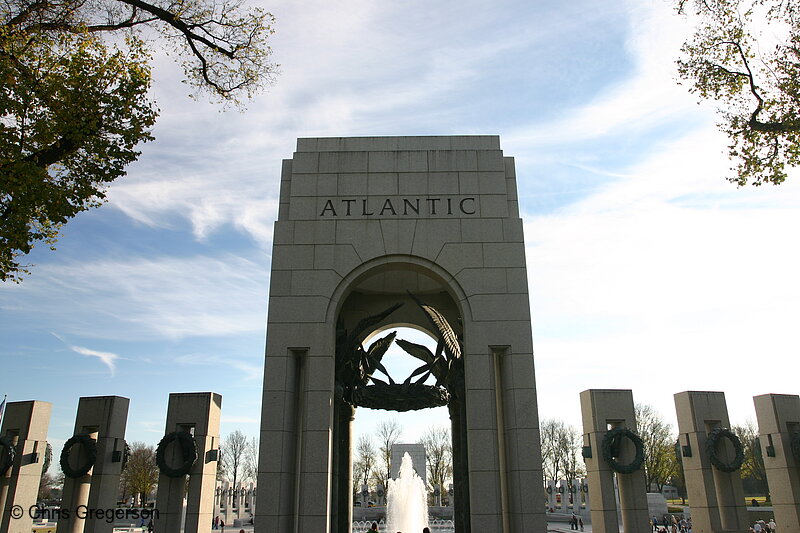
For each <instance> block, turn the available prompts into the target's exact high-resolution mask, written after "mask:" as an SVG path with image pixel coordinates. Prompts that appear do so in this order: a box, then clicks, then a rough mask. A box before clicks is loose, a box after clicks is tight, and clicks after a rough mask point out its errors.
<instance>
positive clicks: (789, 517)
mask: <svg viewBox="0 0 800 533" xmlns="http://www.w3.org/2000/svg"><path fill="white" fill-rule="evenodd" d="M753 403H755V407H756V418H757V419H758V430H759V435H760V438H759V441H760V443H761V452H762V457H763V458H764V467H765V468H766V471H767V482H768V483H769V492H770V497H771V498H772V509H773V511H774V513H775V522H777V524H778V526H779V527H780V528H781V530H782V531H800V436H798V434H800V396H797V395H796V394H793V395H789V394H764V395H761V396H755V397H754V398H753ZM793 439H794V441H795V443H796V444H795V447H794V448H793V447H792V440H793Z"/></svg>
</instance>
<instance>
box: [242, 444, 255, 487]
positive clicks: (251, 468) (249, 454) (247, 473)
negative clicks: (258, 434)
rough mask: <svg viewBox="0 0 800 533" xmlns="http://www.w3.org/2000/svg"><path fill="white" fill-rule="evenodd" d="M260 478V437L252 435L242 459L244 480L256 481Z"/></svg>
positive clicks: (244, 481)
mask: <svg viewBox="0 0 800 533" xmlns="http://www.w3.org/2000/svg"><path fill="white" fill-rule="evenodd" d="M257 478H258V439H256V438H255V437H250V440H249V441H248V442H247V448H246V449H245V451H244V457H243V460H242V482H243V483H246V482H248V481H250V482H253V483H255V482H256V479H257Z"/></svg>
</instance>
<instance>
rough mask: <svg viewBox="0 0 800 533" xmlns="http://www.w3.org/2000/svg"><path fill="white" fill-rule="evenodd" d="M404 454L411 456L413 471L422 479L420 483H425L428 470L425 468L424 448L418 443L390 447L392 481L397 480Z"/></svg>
mask: <svg viewBox="0 0 800 533" xmlns="http://www.w3.org/2000/svg"><path fill="white" fill-rule="evenodd" d="M406 453H408V455H410V456H411V462H412V463H413V464H414V471H415V472H416V473H417V475H418V476H419V477H421V478H422V481H424V482H426V483H427V482H428V478H427V471H428V469H427V468H426V466H425V465H426V463H425V446H423V445H422V444H420V443H417V444H393V445H392V464H391V467H392V468H391V471H392V479H397V475H398V474H399V473H400V464H401V463H402V462H403V455H405V454H406Z"/></svg>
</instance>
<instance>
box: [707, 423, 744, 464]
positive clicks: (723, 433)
mask: <svg viewBox="0 0 800 533" xmlns="http://www.w3.org/2000/svg"><path fill="white" fill-rule="evenodd" d="M722 439H728V440H729V441H730V443H731V444H733V450H734V451H735V452H736V456H735V457H734V458H733V461H731V462H729V463H726V462H724V461H723V460H722V459H720V458H719V455H717V447H718V446H719V444H720V442H722ZM706 454H707V455H708V459H709V460H710V461H711V464H712V465H714V466H715V467H717V469H719V470H722V471H723V472H734V471H736V470H739V469H740V468H741V467H742V463H744V447H743V446H742V441H741V440H739V437H737V436H736V434H735V433H734V432H733V431H731V430H730V429H728V428H717V429H715V430H714V431H712V432H711V433H709V434H708V439H707V440H706Z"/></svg>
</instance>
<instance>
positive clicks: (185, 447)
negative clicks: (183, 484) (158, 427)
mask: <svg viewBox="0 0 800 533" xmlns="http://www.w3.org/2000/svg"><path fill="white" fill-rule="evenodd" d="M175 441H177V445H178V446H180V452H181V460H182V461H183V462H182V463H181V465H180V466H179V467H178V468H172V467H171V466H169V465H168V464H167V458H166V453H167V447H168V446H169V445H170V444H172V443H173V442H175ZM196 461H197V443H196V442H195V440H194V437H192V434H191V433H189V432H188V431H173V432H172V433H167V434H166V435H164V438H163V439H161V442H159V443H158V447H157V448H156V464H157V465H158V469H159V470H160V471H161V473H162V474H164V475H165V476H167V477H181V476H185V475H186V474H188V473H189V471H190V470H191V469H192V466H194V463H195V462H196Z"/></svg>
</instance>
